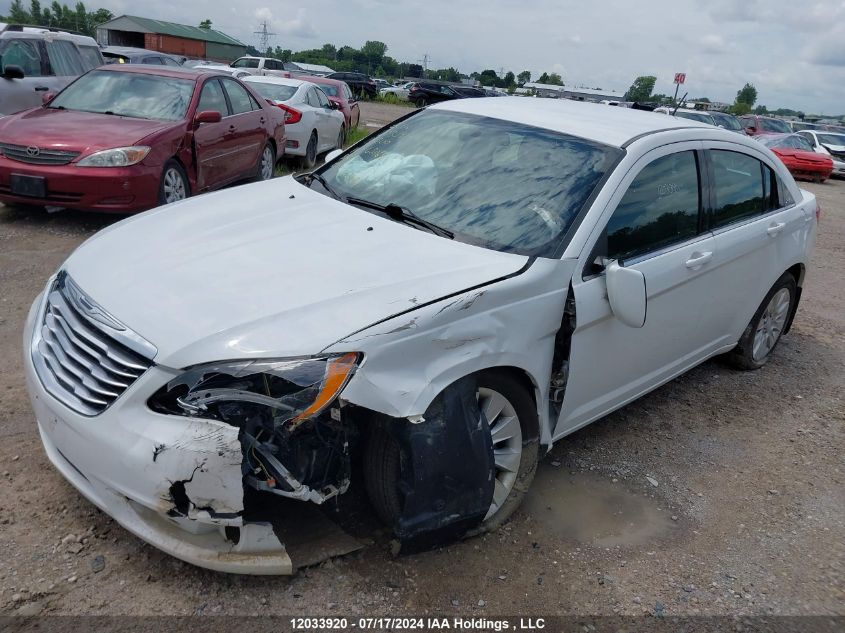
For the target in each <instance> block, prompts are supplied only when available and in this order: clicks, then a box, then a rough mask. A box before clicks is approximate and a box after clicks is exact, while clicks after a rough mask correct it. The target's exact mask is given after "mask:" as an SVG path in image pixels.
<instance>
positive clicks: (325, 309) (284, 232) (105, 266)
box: [65, 177, 529, 368]
mask: <svg viewBox="0 0 845 633" xmlns="http://www.w3.org/2000/svg"><path fill="white" fill-rule="evenodd" d="M528 259H529V258H527V257H525V256H521V255H513V254H508V253H499V252H496V251H492V250H488V249H484V248H480V247H477V246H471V245H468V244H463V243H461V242H457V241H452V240H449V239H446V238H442V237H438V236H436V235H434V234H431V233H428V232H424V231H420V230H417V229H415V228H413V227H411V226H407V225H404V224H400V223H398V222H394V221H392V220H389V219H386V218H383V217H381V216H378V215H375V214H372V213H368V212H367V211H363V210H360V209H357V208H355V207H351V206H348V205H346V204H344V203H342V202H339V201H337V200H334V199H332V198H329V197H327V196H324V195H322V194H320V193H317V192H316V191H312V190H310V189H309V188H307V187H305V186H304V185H301V184H299V183H298V182H296V181H295V180H294V179H293V178H292V177H286V178H283V179H277V180H271V181H268V182H264V183H257V184H253V185H247V186H241V187H235V188H231V189H227V190H224V191H220V192H217V193H212V194H207V195H203V196H199V197H197V198H192V199H189V200H186V201H183V202H179V203H176V204H173V205H170V206H167V207H161V208H159V209H156V210H153V211H149V212H147V213H143V214H141V215H138V216H135V217H133V218H130V219H128V220H124V221H123V222H120V223H118V224H116V225H113V226H112V227H109V228H107V229H105V230H103V231H101V232H100V233H99V234H97V235H95V236H94V237H92V238H91V239H90V240H89V241H88V242H86V243H85V244H84V245H83V246H81V247H80V248H79V249H77V251H76V252H75V253H74V254H73V255H71V257H70V258H69V259H68V261H67V262H66V264H65V269H66V271H67V272H68V273H69V274H70V276H71V277H72V278H73V279H74V281H76V283H77V284H78V285H79V286H80V287H81V288H82V290H84V291H85V292H86V293H87V294H88V295H89V296H90V297H91V298H92V299H93V300H94V301H96V302H97V303H99V304H100V306H101V307H102V308H104V309H105V310H106V311H107V312H109V313H111V314H112V315H113V316H114V317H116V318H117V319H119V320H120V321H122V322H123V323H124V324H125V325H126V326H128V327H129V328H131V329H133V330H134V331H135V332H136V333H138V334H140V335H141V336H143V337H144V338H146V339H147V340H148V341H150V342H151V343H153V344H154V345H155V346H156V347H157V349H158V353H157V355H156V357H155V360H156V362H158V363H160V364H162V365H165V366H168V367H174V368H178V367H187V366H190V365H194V364H197V363H203V362H210V361H215V360H225V359H234V358H256V357H267V358H269V357H287V356H303V355H311V354H316V353H318V352H320V351H321V350H323V349H325V348H326V347H328V346H329V345H331V344H332V343H334V342H336V341H338V340H340V339H341V338H343V337H345V336H347V335H349V334H351V333H353V332H357V331H359V330H362V329H364V328H366V327H368V326H370V325H372V324H373V323H376V322H379V321H382V320H384V319H386V318H389V317H391V316H394V315H397V314H400V313H403V312H407V311H408V310H413V309H415V308H416V307H419V306H421V305H424V304H426V303H429V302H432V301H435V300H437V299H440V298H443V297H446V296H449V295H452V294H454V293H457V292H461V291H463V290H466V289H468V288H472V287H475V286H479V285H483V284H485V283H488V282H490V281H493V280H496V279H499V278H501V277H505V276H508V275H512V274H515V273H517V272H519V271H520V270H522V269H523V268H524V267H525V265H526V263H527V262H528Z"/></svg>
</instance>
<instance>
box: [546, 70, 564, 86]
mask: <svg viewBox="0 0 845 633" xmlns="http://www.w3.org/2000/svg"><path fill="white" fill-rule="evenodd" d="M546 83H550V84H552V85H553V86H562V85H563V77H561V76H560V75H559V74H558V73H552V74H551V75H549V80H548V82H546Z"/></svg>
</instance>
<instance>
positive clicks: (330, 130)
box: [309, 87, 340, 151]
mask: <svg viewBox="0 0 845 633" xmlns="http://www.w3.org/2000/svg"><path fill="white" fill-rule="evenodd" d="M309 93H311V94H310V97H309V99H312V100H313V101H314V103H316V106H315V108H314V111H315V113H316V115H317V120H318V121H319V123H318V125H319V126H320V143H319V146H320V151H324V150H329V149H334V145H335V142H336V141H337V134H338V132H339V131H340V130H339V129H338V125H337V119H336V118H335V117H334V110H332V108H331V104H330V103H329V99H328V97H326V93H325V92H323V91H322V90H320V89H319V88H317V87H314V88H311V89H310V90H309ZM310 102H311V101H310V100H309V103H310Z"/></svg>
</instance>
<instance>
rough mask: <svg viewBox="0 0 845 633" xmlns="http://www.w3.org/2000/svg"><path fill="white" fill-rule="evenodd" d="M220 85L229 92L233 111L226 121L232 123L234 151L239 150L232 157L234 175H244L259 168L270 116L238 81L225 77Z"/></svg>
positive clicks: (230, 131) (229, 128)
mask: <svg viewBox="0 0 845 633" xmlns="http://www.w3.org/2000/svg"><path fill="white" fill-rule="evenodd" d="M220 82H221V83H222V84H223V87H224V88H225V90H226V95H227V97H228V100H229V108H230V111H231V116H229V117H228V118H227V119H226V122H227V123H228V124H229V127H228V133H229V134H231V135H233V136H232V139H233V141H234V145H233V149H236V151H234V152H233V153H232V154H231V162H232V171H233V172H234V174H235V175H243V174H245V173H246V172H249V171H251V170H253V169H254V168H255V167H256V165H258V158H259V156H260V155H261V152H262V150H263V149H264V143H265V141H266V138H267V132H266V130H265V129H264V124H265V123H266V122H267V114H266V113H265V112H264V109H263V108H262V107H261V105H260V104H259V103H258V101H256V100H255V98H253V96H252V95H251V94H249V92H248V91H247V89H246V88H244V87H243V86H242V85H241V84H240V83H238V82H237V81H236V80H234V79H229V78H228V77H223V78H221V79H220Z"/></svg>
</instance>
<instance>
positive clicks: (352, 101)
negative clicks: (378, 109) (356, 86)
mask: <svg viewBox="0 0 845 633" xmlns="http://www.w3.org/2000/svg"><path fill="white" fill-rule="evenodd" d="M295 79H301V80H303V81H310V82H311V83H312V84H317V85H318V86H320V88H322V89H323V92H325V93H326V96H327V97H328V98H329V101H333V102H335V103H336V104H338V105H339V106H340V111H341V112H343V118H344V119H346V129H347V130H351V129H352V128H354V127H358V122H359V121H360V120H361V108H360V107H359V106H358V100H357V99H356V98H355V95H354V94H352V90H351V89H350V88H349V86H347V85H346V83H345V82H343V81H340V80H339V79H326V78H325V77H313V76H311V75H302V76H299V77H295Z"/></svg>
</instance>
